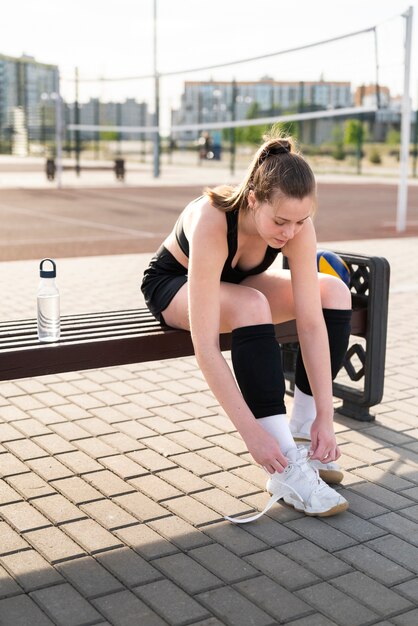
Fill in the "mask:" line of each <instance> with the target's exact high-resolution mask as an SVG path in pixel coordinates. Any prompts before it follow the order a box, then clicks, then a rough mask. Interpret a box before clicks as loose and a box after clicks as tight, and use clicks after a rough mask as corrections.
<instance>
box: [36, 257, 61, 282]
mask: <svg viewBox="0 0 418 626" xmlns="http://www.w3.org/2000/svg"><path fill="white" fill-rule="evenodd" d="M46 261H49V262H50V263H51V265H52V270H44V268H43V266H44V263H46ZM39 275H40V277H41V278H55V277H56V275H57V266H56V265H55V261H53V260H52V259H42V261H41V262H40V264H39Z"/></svg>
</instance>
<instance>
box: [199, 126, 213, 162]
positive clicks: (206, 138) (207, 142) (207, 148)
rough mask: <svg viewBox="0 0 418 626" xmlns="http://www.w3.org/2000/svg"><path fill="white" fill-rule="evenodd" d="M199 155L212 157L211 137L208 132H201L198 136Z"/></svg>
mask: <svg viewBox="0 0 418 626" xmlns="http://www.w3.org/2000/svg"><path fill="white" fill-rule="evenodd" d="M199 155H200V158H201V159H208V160H211V159H213V150H212V139H211V137H210V134H209V133H208V132H204V133H202V134H201V136H200V138H199Z"/></svg>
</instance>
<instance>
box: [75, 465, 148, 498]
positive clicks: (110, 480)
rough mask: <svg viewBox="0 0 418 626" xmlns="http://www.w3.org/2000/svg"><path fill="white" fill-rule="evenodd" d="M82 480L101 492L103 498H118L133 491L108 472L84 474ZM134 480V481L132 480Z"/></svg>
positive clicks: (128, 485) (127, 484) (129, 486)
mask: <svg viewBox="0 0 418 626" xmlns="http://www.w3.org/2000/svg"><path fill="white" fill-rule="evenodd" d="M83 478H84V480H85V481H86V482H88V483H89V484H91V485H92V486H93V487H95V488H96V489H98V490H99V491H101V492H102V493H103V494H104V495H105V496H108V497H111V496H119V495H121V494H123V493H129V492H131V491H133V487H132V486H131V485H130V484H129V483H127V482H125V481H124V480H122V479H121V478H119V476H116V474H114V473H113V472H110V471H109V470H102V471H100V472H92V473H91V474H85V475H84V476H83ZM134 480H136V479H134Z"/></svg>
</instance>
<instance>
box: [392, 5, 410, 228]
mask: <svg viewBox="0 0 418 626" xmlns="http://www.w3.org/2000/svg"><path fill="white" fill-rule="evenodd" d="M413 14H414V9H413V7H409V9H408V10H407V11H406V13H404V14H403V16H404V17H405V18H406V26H405V68H404V87H403V99H402V119H401V151H400V168H399V169H400V178H399V187H398V208H397V215H396V230H397V232H398V233H401V232H404V231H405V230H406V213H407V201H408V161H409V140H410V134H411V102H410V96H409V80H410V74H411V43H412V18H413Z"/></svg>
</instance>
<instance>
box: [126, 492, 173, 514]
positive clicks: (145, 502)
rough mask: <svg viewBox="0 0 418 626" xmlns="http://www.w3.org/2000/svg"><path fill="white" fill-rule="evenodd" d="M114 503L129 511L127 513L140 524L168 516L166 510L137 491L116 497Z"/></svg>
mask: <svg viewBox="0 0 418 626" xmlns="http://www.w3.org/2000/svg"><path fill="white" fill-rule="evenodd" d="M114 501H115V502H116V503H117V504H120V506H122V507H123V508H124V509H126V510H127V511H129V513H131V514H132V515H134V516H135V517H136V518H137V519H138V520H139V521H141V522H146V521H148V520H152V519H156V518H158V517H164V516H165V515H168V511H167V509H165V508H163V507H162V506H160V505H159V504H157V503H156V502H154V501H153V500H151V499H150V498H148V497H147V496H145V495H144V494H143V493H139V492H137V491H136V492H135V493H127V494H123V495H121V496H116V497H115V498H114ZM170 502H171V500H170Z"/></svg>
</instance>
